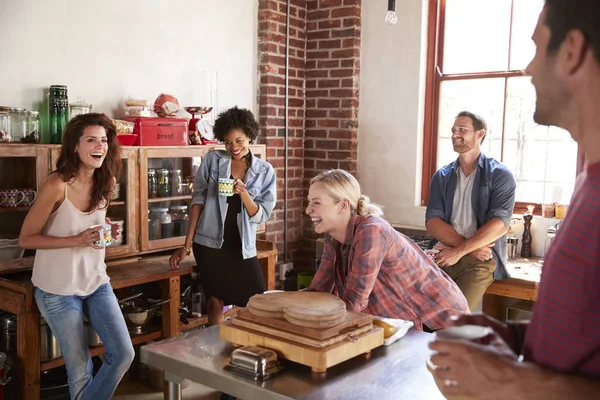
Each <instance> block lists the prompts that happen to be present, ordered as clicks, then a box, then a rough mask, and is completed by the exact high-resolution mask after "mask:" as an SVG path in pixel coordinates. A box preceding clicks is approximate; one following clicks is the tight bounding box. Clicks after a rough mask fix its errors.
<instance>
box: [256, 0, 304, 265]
mask: <svg viewBox="0 0 600 400" xmlns="http://www.w3.org/2000/svg"><path fill="white" fill-rule="evenodd" d="M286 7H287V2H286V1H285V0H269V1H267V0H261V1H259V10H258V26H259V29H258V40H259V42H258V51H259V54H258V57H259V59H258V68H259V74H260V86H259V98H258V104H259V111H258V117H259V124H260V128H261V143H265V144H266V145H267V160H268V161H269V162H270V163H271V164H272V165H273V167H274V168H275V170H276V171H277V189H278V190H277V199H278V201H277V206H276V208H275V211H274V213H273V216H272V217H271V219H270V220H269V222H268V223H267V239H268V240H271V241H274V242H275V243H277V249H278V250H279V253H280V254H282V252H283V230H284V220H283V212H284V207H283V200H284V187H285V181H284V176H285V171H284V168H285V160H284V155H285V147H284V146H285V119H284V116H285V114H284V113H285V45H286V36H285V35H286ZM289 44H290V49H289V79H288V84H289V85H288V94H289V98H288V110H289V111H288V116H289V120H288V129H289V131H288V132H289V134H288V172H287V185H288V192H287V195H288V233H287V237H288V258H289V259H290V260H293V259H294V255H295V252H296V251H297V250H298V249H299V248H300V246H301V240H300V239H301V234H302V179H303V168H304V166H303V158H304V104H305V100H304V79H305V59H306V53H305V49H306V0H292V2H291V7H290V39H289Z"/></svg>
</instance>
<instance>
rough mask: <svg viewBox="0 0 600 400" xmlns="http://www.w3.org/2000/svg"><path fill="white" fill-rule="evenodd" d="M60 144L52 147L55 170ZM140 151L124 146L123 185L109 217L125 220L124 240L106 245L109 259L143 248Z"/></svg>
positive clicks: (52, 165) (113, 201)
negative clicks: (141, 240) (140, 220)
mask: <svg viewBox="0 0 600 400" xmlns="http://www.w3.org/2000/svg"><path fill="white" fill-rule="evenodd" d="M59 153H60V146H51V147H50V163H51V169H52V170H54V169H56V162H57V161H58V156H59ZM138 157H139V152H138V150H137V148H135V147H125V146H122V147H121V161H122V162H123V169H122V171H121V176H120V177H119V179H117V185H118V187H119V189H118V192H117V193H115V195H116V197H115V198H114V199H112V200H111V202H110V205H109V207H108V210H107V211H106V216H107V217H108V218H110V219H111V221H113V222H115V221H122V222H123V242H122V243H121V244H113V245H111V246H109V247H107V248H106V258H107V259H110V258H116V257H123V256H126V255H129V254H132V253H136V252H137V251H139V217H138V212H139V204H140V202H139V195H138V193H139V171H138V168H137V163H138Z"/></svg>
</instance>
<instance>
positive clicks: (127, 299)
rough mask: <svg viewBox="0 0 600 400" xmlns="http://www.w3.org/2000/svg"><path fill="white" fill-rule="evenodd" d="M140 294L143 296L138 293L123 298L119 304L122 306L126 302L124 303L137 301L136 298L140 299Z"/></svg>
mask: <svg viewBox="0 0 600 400" xmlns="http://www.w3.org/2000/svg"><path fill="white" fill-rule="evenodd" d="M142 294H143V293H142V292H140V293H136V294H133V295H131V296H129V297H125V298H124V299H121V300H119V304H123V303H124V302H126V301H129V300H133V299H137V298H138V297H140V296H141V295H142Z"/></svg>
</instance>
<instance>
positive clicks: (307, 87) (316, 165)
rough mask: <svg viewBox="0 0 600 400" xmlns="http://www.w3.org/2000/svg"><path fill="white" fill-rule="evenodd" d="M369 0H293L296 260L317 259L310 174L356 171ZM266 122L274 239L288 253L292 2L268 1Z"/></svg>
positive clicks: (263, 62) (262, 93) (262, 10)
mask: <svg viewBox="0 0 600 400" xmlns="http://www.w3.org/2000/svg"><path fill="white" fill-rule="evenodd" d="M360 8H361V0H308V1H307V0H292V1H291V18H290V21H291V26H290V52H289V54H290V59H289V61H290V71H289V72H290V73H289V139H288V174H287V176H288V181H287V182H288V250H289V253H288V259H290V260H293V261H295V262H296V261H299V262H302V260H303V261H305V263H304V265H309V260H311V259H312V258H314V233H313V231H312V224H311V222H310V220H308V219H307V218H304V217H303V216H304V207H305V206H306V204H305V201H304V198H305V197H306V195H307V194H308V183H309V182H310V179H311V178H312V177H314V176H315V175H316V174H318V173H319V172H321V171H323V170H326V169H330V168H343V169H346V170H348V171H350V172H351V173H352V174H356V173H357V170H358V167H357V161H358V155H357V151H358V88H359V73H360V71H359V69H360V27H361V10H360ZM258 24H259V32H258V37H259V47H258V48H259V62H258V66H259V74H260V87H259V115H258V116H259V123H260V127H261V135H262V137H261V143H265V144H266V145H267V159H268V161H269V162H271V163H272V164H273V166H274V167H275V169H276V171H277V176H278V180H277V184H278V198H279V201H278V203H277V208H276V211H275V212H274V215H273V217H272V218H271V220H270V221H269V222H268V224H267V232H268V233H267V239H268V240H273V241H275V242H276V243H277V244H278V249H279V251H280V252H281V251H283V198H284V196H283V189H284V133H285V132H284V118H283V116H284V111H285V109H284V93H285V92H284V91H285V33H286V1H285V0H260V1H259V11H258Z"/></svg>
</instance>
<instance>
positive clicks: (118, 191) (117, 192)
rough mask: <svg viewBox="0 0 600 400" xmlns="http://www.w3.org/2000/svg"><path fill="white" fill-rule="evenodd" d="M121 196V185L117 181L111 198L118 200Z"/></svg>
mask: <svg viewBox="0 0 600 400" xmlns="http://www.w3.org/2000/svg"><path fill="white" fill-rule="evenodd" d="M119 197H121V185H119V184H118V183H117V185H116V186H115V190H114V191H113V195H112V198H111V200H118V199H119Z"/></svg>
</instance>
